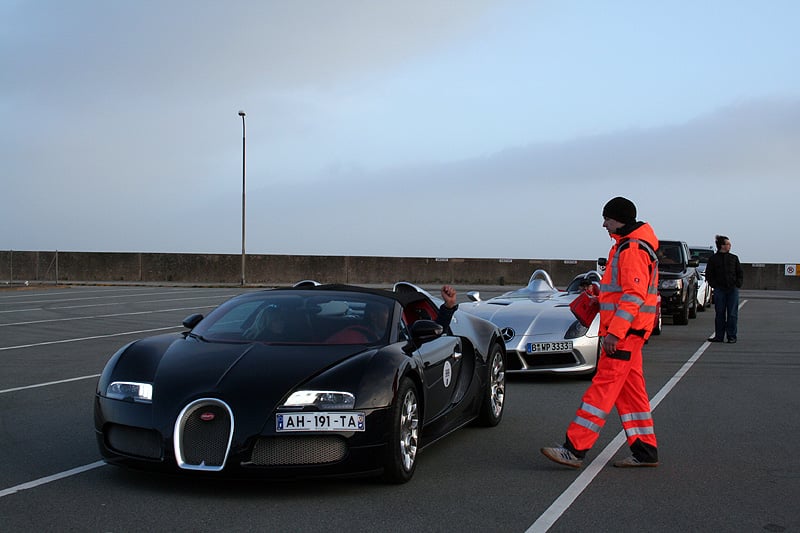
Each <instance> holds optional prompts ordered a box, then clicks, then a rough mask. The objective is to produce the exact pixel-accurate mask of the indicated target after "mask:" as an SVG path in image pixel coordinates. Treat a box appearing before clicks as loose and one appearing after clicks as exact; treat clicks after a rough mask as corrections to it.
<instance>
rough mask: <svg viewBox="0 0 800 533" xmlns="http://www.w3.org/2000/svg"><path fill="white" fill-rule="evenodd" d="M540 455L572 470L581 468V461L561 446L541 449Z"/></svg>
mask: <svg viewBox="0 0 800 533" xmlns="http://www.w3.org/2000/svg"><path fill="white" fill-rule="evenodd" d="M542 454H543V455H544V456H545V457H547V458H548V459H550V460H551V461H554V462H556V463H558V464H560V465H564V466H570V467H572V468H580V467H581V466H583V459H581V458H580V457H578V456H577V455H575V454H574V453H572V452H571V451H569V450H568V449H566V448H564V447H563V446H554V447H552V448H542Z"/></svg>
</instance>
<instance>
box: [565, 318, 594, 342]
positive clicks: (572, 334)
mask: <svg viewBox="0 0 800 533" xmlns="http://www.w3.org/2000/svg"><path fill="white" fill-rule="evenodd" d="M587 331H589V328H587V327H586V326H584V325H583V324H581V323H580V322H578V321H577V320H576V321H575V322H573V323H572V325H571V326H570V327H569V329H568V330H567V333H566V334H564V338H565V339H577V338H578V337H583V336H584V335H586V332H587Z"/></svg>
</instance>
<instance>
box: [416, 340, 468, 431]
mask: <svg viewBox="0 0 800 533" xmlns="http://www.w3.org/2000/svg"><path fill="white" fill-rule="evenodd" d="M417 355H418V356H419V358H420V360H421V361H422V374H423V379H424V380H425V383H424V387H425V405H426V408H425V413H426V414H425V420H426V423H428V422H430V421H431V420H434V419H435V418H437V417H438V416H440V415H441V414H443V413H444V412H446V410H447V409H448V408H449V407H450V405H451V404H452V403H453V401H454V396H455V393H456V390H457V387H456V384H457V381H458V376H459V375H460V371H461V364H462V353H461V339H460V338H459V337H454V336H448V335H445V336H442V337H439V338H438V339H434V340H432V341H428V342H426V343H424V344H423V345H422V346H420V347H419V348H418V349H417Z"/></svg>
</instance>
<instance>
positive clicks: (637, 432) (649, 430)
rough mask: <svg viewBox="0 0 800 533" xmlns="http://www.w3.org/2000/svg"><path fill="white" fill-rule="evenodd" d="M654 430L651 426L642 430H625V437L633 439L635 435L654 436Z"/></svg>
mask: <svg viewBox="0 0 800 533" xmlns="http://www.w3.org/2000/svg"><path fill="white" fill-rule="evenodd" d="M655 433H656V432H655V430H654V429H653V426H648V427H643V428H625V435H627V436H629V437H635V436H636V435H655Z"/></svg>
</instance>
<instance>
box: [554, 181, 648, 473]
mask: <svg viewBox="0 0 800 533" xmlns="http://www.w3.org/2000/svg"><path fill="white" fill-rule="evenodd" d="M603 227H604V228H606V230H608V233H609V235H610V236H611V238H612V239H614V244H613V245H612V247H611V250H610V251H609V254H608V262H607V266H606V269H605V272H604V273H603V279H602V280H601V281H600V296H599V297H598V299H599V301H600V332H599V335H600V336H601V337H602V351H601V353H600V358H599V359H598V361H597V373H596V374H595V376H594V379H592V384H591V385H590V386H589V388H588V389H587V391H586V392H585V393H584V395H583V398H582V403H581V406H580V408H578V411H577V413H576V414H575V418H574V419H573V421H572V422H571V423H570V424H569V427H568V428H567V436H566V440H565V442H564V444H563V446H555V447H552V448H542V449H541V452H542V453H543V454H544V455H545V456H546V457H547V458H548V459H550V460H551V461H555V462H556V463H559V464H562V465H566V466H571V467H573V468H580V467H581V466H582V465H583V461H584V458H585V457H586V452H588V451H589V449H590V448H591V447H592V446H593V445H594V443H595V442H596V441H597V439H598V437H599V436H600V430H601V429H602V428H603V426H604V425H605V420H606V417H607V416H608V415H609V413H611V409H612V408H613V407H615V406H616V408H617V413H618V414H619V416H620V419H621V420H622V427H623V429H624V430H625V435H626V436H627V439H628V446H630V449H631V452H632V455H631V456H630V457H627V458H625V459H623V460H620V461H616V462H615V463H614V466H618V467H639V466H658V447H657V446H658V445H657V442H656V435H655V430H654V429H653V417H652V415H651V413H650V400H649V398H648V396H647V389H646V387H645V382H644V374H643V373H642V346H643V345H644V343H645V341H646V340H647V339H648V337H650V333H651V332H652V330H653V325H654V324H655V313H656V305H657V303H658V259H657V256H656V252H655V250H657V249H658V238H657V237H656V234H655V232H654V231H653V228H652V227H650V225H649V224H648V223H646V222H637V221H636V206H635V205H634V204H633V202H631V201H630V200H628V199H627V198H622V197H621V196H618V197H616V198H612V199H611V200H609V201H608V203H606V205H605V207H604V208H603Z"/></svg>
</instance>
